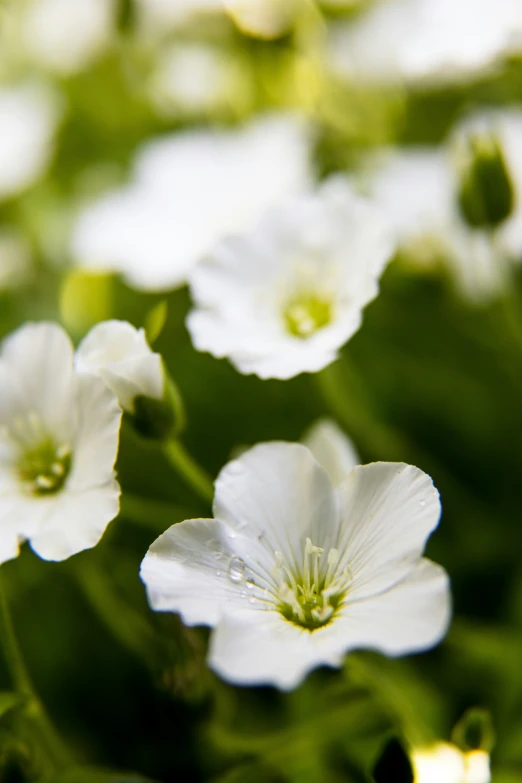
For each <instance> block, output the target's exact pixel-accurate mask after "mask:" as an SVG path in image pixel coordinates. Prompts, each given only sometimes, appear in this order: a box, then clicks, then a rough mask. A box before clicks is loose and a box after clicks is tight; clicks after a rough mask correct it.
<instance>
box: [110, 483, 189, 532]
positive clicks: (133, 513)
mask: <svg viewBox="0 0 522 783" xmlns="http://www.w3.org/2000/svg"><path fill="white" fill-rule="evenodd" d="M120 513H121V515H122V516H123V517H126V518H127V519H129V520H132V521H133V522H137V523H138V524H140V525H144V526H145V527H148V528H151V529H152V530H156V531H163V530H166V529H167V528H168V527H170V526H171V525H173V524H174V523H175V522H179V521H180V520H181V519H190V518H191V517H193V516H195V514H194V512H193V511H192V509H190V508H185V507H184V506H178V505H176V504H175V503H170V502H169V501H168V500H157V499H155V498H143V497H139V496H138V495H131V494H129V493H127V492H124V493H123V495H122V496H121V501H120Z"/></svg>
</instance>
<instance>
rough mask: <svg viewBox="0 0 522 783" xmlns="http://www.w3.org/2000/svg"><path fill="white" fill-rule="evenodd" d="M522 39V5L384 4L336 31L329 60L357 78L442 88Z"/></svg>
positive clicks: (512, 1)
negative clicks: (427, 83)
mask: <svg viewBox="0 0 522 783" xmlns="http://www.w3.org/2000/svg"><path fill="white" fill-rule="evenodd" d="M521 37H522V5H521V4H520V2H519V0H480V2H477V0H379V1H378V2H377V3H375V4H374V5H372V6H371V7H370V8H369V9H368V10H367V11H365V12H363V13H362V14H361V15H360V16H359V17H357V18H356V20H355V21H354V22H351V23H340V24H338V25H334V26H332V28H331V35H330V41H329V59H330V61H331V64H332V66H333V68H334V69H335V70H337V71H338V72H339V73H341V74H345V75H347V76H350V77H352V78H359V79H360V78H362V79H366V80H368V81H373V82H377V83H378V82H386V83H388V82H390V81H400V80H406V81H415V80H427V81H430V82H435V83H437V82H438V83H440V82H444V81H452V80H457V79H461V78H463V77H467V76H469V75H473V74H476V73H477V72H479V73H480V72H482V71H483V70H484V69H487V68H488V67H490V66H491V65H492V64H494V63H495V62H496V61H497V60H498V59H499V58H500V57H502V56H503V55H505V54H508V53H509V52H510V51H512V50H513V49H515V50H516V49H517V48H519V47H520V43H521Z"/></svg>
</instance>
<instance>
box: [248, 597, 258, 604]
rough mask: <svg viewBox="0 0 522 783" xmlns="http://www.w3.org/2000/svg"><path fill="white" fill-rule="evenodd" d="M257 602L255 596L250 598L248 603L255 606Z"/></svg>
mask: <svg viewBox="0 0 522 783" xmlns="http://www.w3.org/2000/svg"><path fill="white" fill-rule="evenodd" d="M255 602H256V597H255V595H251V596H250V598H249V599H248V603H249V604H255Z"/></svg>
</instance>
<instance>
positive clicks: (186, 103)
mask: <svg viewBox="0 0 522 783" xmlns="http://www.w3.org/2000/svg"><path fill="white" fill-rule="evenodd" d="M234 79H235V74H234V73H233V69H232V68H231V67H230V64H229V61H228V58H227V57H226V56H225V55H224V54H223V53H221V52H219V51H218V50H217V49H215V48H212V47H210V46H205V45H204V44H197V43H190V44H175V45H174V46H171V47H170V48H169V49H167V50H166V51H165V52H163V54H162V55H161V56H160V58H159V62H158V65H157V68H156V71H155V73H154V75H153V78H152V83H151V92H152V96H153V99H154V101H155V103H156V105H157V107H158V109H159V110H160V111H166V112H167V113H168V112H169V110H172V109H178V110H179V109H182V110H184V111H187V112H202V111H209V110H210V109H212V108H213V107H215V106H217V105H219V104H220V102H222V101H223V100H224V98H225V96H226V95H227V92H228V91H229V89H230V87H231V83H233V82H234Z"/></svg>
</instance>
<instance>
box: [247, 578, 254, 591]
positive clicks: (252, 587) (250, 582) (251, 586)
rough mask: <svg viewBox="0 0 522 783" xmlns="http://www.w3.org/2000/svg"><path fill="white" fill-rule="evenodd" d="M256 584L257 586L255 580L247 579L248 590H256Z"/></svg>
mask: <svg viewBox="0 0 522 783" xmlns="http://www.w3.org/2000/svg"><path fill="white" fill-rule="evenodd" d="M255 584H256V583H255V582H254V580H253V579H247V580H246V586H247V588H248V589H249V590H253V589H254V587H255Z"/></svg>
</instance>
